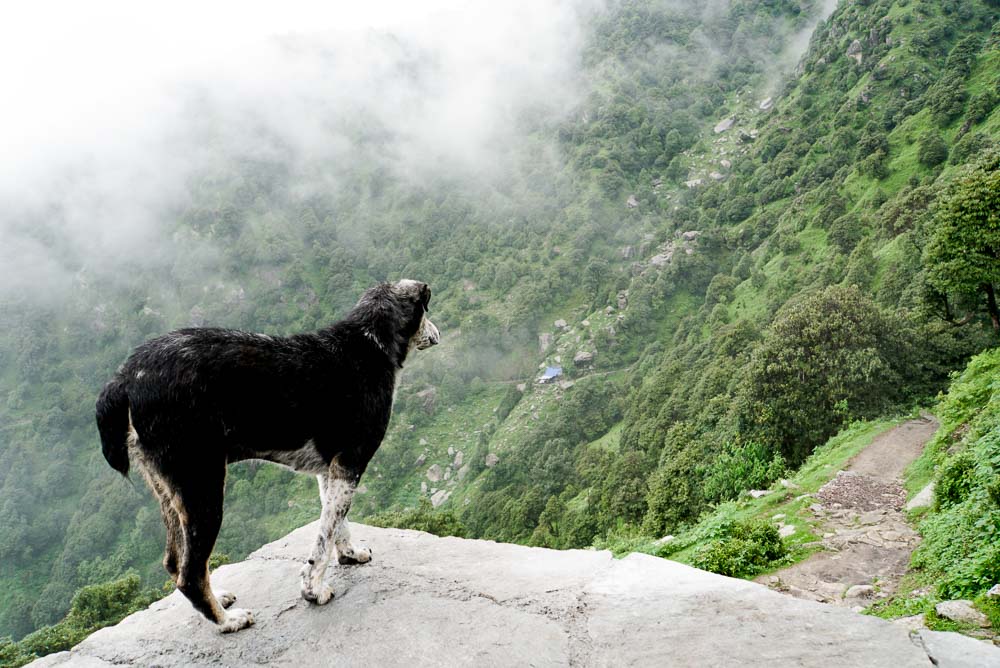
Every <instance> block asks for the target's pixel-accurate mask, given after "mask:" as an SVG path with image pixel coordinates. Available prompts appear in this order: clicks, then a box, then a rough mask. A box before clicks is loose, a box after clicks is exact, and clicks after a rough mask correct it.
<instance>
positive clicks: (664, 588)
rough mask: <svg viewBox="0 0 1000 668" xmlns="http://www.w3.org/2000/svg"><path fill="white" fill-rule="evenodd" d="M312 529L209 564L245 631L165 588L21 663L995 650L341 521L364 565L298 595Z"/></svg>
mask: <svg viewBox="0 0 1000 668" xmlns="http://www.w3.org/2000/svg"><path fill="white" fill-rule="evenodd" d="M315 531H316V527H315V525H310V526H306V527H303V528H301V529H298V530H297V531H294V532H292V533H291V534H289V535H288V536H286V537H285V538H283V539H281V540H279V541H276V542H274V543H271V544H270V545H266V546H264V547H263V548H261V549H260V550H258V551H256V552H255V553H253V554H252V555H250V557H249V558H248V559H247V560H246V561H244V562H242V563H238V564H231V565H227V566H223V567H221V568H219V569H218V570H217V571H215V573H214V574H213V575H212V581H213V585H215V586H216V587H219V588H225V589H228V590H230V591H233V592H234V593H236V594H237V596H238V597H239V602H238V605H239V606H240V607H246V608H249V609H251V610H253V611H254V613H255V617H256V620H257V623H256V625H255V626H253V627H252V628H250V629H247V630H244V631H241V632H239V633H235V634H233V635H221V634H219V633H218V631H216V629H215V628H214V627H213V626H212V625H211V624H209V623H208V622H206V621H205V620H204V619H203V618H201V616H200V615H198V614H197V613H195V611H194V610H193V609H192V608H191V606H190V604H188V602H187V601H186V600H185V599H184V598H182V597H181V595H180V594H179V593H174V594H171V595H170V596H168V597H167V598H165V599H163V600H161V601H158V602H156V603H154V604H153V605H152V606H150V607H149V609H147V610H144V611H142V612H139V613H136V614H134V615H132V616H131V617H128V618H126V619H125V620H123V621H122V622H121V623H120V624H118V625H117V626H113V627H110V628H106V629H102V630H100V631H98V632H96V633H94V634H93V635H92V636H90V638H88V639H87V640H85V641H83V642H82V643H80V644H79V645H78V646H77V647H75V648H74V649H73V650H72V651H71V652H61V653H59V654H54V655H51V656H48V657H44V658H43V659H41V660H39V661H37V662H35V663H34V664H32V665H34V666H39V667H41V666H86V667H88V668H102V667H108V668H109V667H110V666H154V665H155V666H164V667H167V666H207V665H212V666H247V665H260V664H267V665H277V666H328V665H334V664H336V665H347V666H353V665H366V666H445V665H448V666H451V665H490V666H497V665H535V666H561V665H577V666H611V665H615V666H619V665H622V666H625V665H642V666H654V665H655V666H790V665H794V666H830V665H843V666H862V665H863V666H888V667H891V668H902V667H904V666H923V667H929V666H931V665H932V661H933V663H934V664H936V665H939V666H957V665H979V666H987V665H1000V649H996V648H994V647H991V646H988V645H985V644H983V643H981V642H979V641H976V640H973V639H971V638H966V637H964V636H960V635H956V634H950V633H935V632H933V631H926V630H919V631H914V632H913V633H910V632H909V631H908V630H907V629H906V628H903V627H901V626H898V625H893V624H891V623H889V622H886V621H883V620H881V619H876V618H874V617H865V616H862V615H857V614H855V613H853V612H850V611H849V610H844V609H841V608H834V607H832V606H824V605H820V604H817V603H812V602H809V601H802V600H797V599H793V598H789V597H786V596H782V595H780V594H777V593H775V592H772V591H769V590H768V589H767V588H766V587H763V586H760V585H758V584H755V583H752V582H747V581H744V580H734V579H731V578H726V577H722V576H719V575H713V574H711V573H706V572H704V571H699V570H696V569H694V568H690V567H688V566H684V565H682V564H679V563H675V562H671V561H666V560H663V559H657V558H655V557H650V556H646V555H640V554H634V555H631V556H629V557H626V558H625V559H621V560H615V559H613V558H612V556H611V554H610V553H608V552H597V551H587V550H572V551H565V552H560V551H555V550H546V549H541V548H530V547H523V546H519V545H507V544H498V543H493V542H488V541H479V540H462V539H458V538H437V537H434V536H431V535H429V534H425V533H420V532H416V531H404V530H395V529H374V528H370V527H365V526H359V525H356V526H353V527H352V533H353V534H354V536H355V539H356V540H359V541H360V542H361V543H363V544H365V545H367V546H369V547H371V548H372V549H373V550H374V553H375V557H374V560H373V561H372V563H370V564H366V565H364V566H353V567H346V566H336V565H334V566H331V568H330V571H329V573H328V575H327V577H328V579H329V580H330V581H331V582H332V584H333V587H334V591H335V598H334V600H333V601H331V602H330V603H329V604H327V605H325V606H316V605H313V604H310V603H307V602H306V601H304V600H302V598H301V597H300V596H299V584H298V581H299V577H298V575H299V570H300V569H301V567H302V561H303V559H305V556H306V555H307V553H308V550H309V546H310V545H311V543H312V540H313V537H314V535H315Z"/></svg>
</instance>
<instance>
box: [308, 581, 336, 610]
mask: <svg viewBox="0 0 1000 668" xmlns="http://www.w3.org/2000/svg"><path fill="white" fill-rule="evenodd" d="M302 598H304V599H305V600H307V601H311V602H313V603H315V604H316V605H326V604H327V603H329V602H330V600H331V599H332V598H333V589H332V588H331V587H330V585H328V584H326V583H324V584H321V585H319V587H303V588H302Z"/></svg>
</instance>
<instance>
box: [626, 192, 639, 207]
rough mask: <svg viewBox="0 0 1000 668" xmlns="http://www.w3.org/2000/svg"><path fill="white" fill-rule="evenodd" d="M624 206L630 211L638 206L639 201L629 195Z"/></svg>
mask: <svg viewBox="0 0 1000 668" xmlns="http://www.w3.org/2000/svg"><path fill="white" fill-rule="evenodd" d="M625 206H627V207H628V208H630V209H634V208H636V207H637V206H639V200H637V199H636V198H635V195H629V196H628V199H627V200H626V201H625Z"/></svg>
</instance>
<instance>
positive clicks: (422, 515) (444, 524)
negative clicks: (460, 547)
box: [365, 499, 467, 538]
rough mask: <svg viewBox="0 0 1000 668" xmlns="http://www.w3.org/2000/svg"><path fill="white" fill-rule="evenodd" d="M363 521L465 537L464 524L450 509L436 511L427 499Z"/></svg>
mask: <svg viewBox="0 0 1000 668" xmlns="http://www.w3.org/2000/svg"><path fill="white" fill-rule="evenodd" d="M365 522H366V523H367V524H370V525H372V526H376V527H392V528H395V529H414V530H415V531H426V532H427V533H432V534H434V535H435V536H458V537H459V538H465V536H466V534H467V532H466V529H465V525H463V524H462V522H461V521H460V520H459V519H458V517H457V516H456V515H455V513H453V512H452V511H450V510H442V511H437V510H434V508H433V507H432V506H431V502H430V501H428V500H427V499H420V505H418V506H417V507H416V508H408V509H406V510H391V511H387V512H384V513H379V514H377V515H372V516H371V517H366V518H365Z"/></svg>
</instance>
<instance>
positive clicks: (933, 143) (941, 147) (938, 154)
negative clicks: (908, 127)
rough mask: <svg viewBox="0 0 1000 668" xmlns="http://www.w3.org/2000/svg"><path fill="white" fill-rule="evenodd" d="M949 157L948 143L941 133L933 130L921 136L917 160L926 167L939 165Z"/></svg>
mask: <svg viewBox="0 0 1000 668" xmlns="http://www.w3.org/2000/svg"><path fill="white" fill-rule="evenodd" d="M947 159H948V145H947V144H945V143H944V139H941V135H940V134H938V133H937V132H934V131H933V130H932V131H930V132H928V133H926V134H925V135H924V136H922V137H921V138H920V146H919V147H918V148H917V161H918V162H919V163H920V164H921V165H923V166H924V167H937V166H938V165H940V164H941V163H942V162H944V161H945V160H947Z"/></svg>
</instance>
